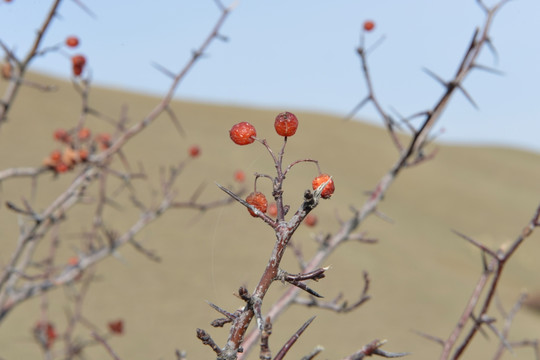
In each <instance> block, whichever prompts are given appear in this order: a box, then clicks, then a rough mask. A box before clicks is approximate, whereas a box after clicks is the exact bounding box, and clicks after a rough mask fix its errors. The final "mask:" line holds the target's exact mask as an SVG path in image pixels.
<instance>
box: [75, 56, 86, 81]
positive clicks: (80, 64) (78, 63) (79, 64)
mask: <svg viewBox="0 0 540 360" xmlns="http://www.w3.org/2000/svg"><path fill="white" fill-rule="evenodd" d="M71 64H72V65H73V74H74V75H75V76H79V75H81V74H82V72H83V69H84V65H86V58H85V57H84V56H83V55H75V56H73V57H72V58H71Z"/></svg>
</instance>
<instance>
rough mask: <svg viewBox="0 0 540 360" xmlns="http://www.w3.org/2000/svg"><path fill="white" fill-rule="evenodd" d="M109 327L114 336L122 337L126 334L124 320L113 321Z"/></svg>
mask: <svg viewBox="0 0 540 360" xmlns="http://www.w3.org/2000/svg"><path fill="white" fill-rule="evenodd" d="M107 325H108V326H109V330H111V332H112V333H113V334H116V335H122V334H123V333H124V321H123V320H116V321H111V322H109V323H108V324H107Z"/></svg>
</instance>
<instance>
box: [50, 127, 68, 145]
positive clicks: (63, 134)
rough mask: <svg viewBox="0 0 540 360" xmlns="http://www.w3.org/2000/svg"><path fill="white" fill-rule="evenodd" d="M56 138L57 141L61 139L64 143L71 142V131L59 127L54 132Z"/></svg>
mask: <svg viewBox="0 0 540 360" xmlns="http://www.w3.org/2000/svg"><path fill="white" fill-rule="evenodd" d="M53 136H54V139H55V140H57V141H60V142H62V143H70V142H71V137H70V136H69V133H68V132H67V131H66V130H64V129H58V130H55V132H54V133H53Z"/></svg>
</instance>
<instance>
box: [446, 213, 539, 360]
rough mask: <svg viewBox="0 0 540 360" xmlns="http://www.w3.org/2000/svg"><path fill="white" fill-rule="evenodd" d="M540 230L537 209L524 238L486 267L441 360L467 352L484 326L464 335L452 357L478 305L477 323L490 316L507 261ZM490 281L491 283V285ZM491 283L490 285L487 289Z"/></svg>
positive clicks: (458, 356) (523, 234) (521, 235)
mask: <svg viewBox="0 0 540 360" xmlns="http://www.w3.org/2000/svg"><path fill="white" fill-rule="evenodd" d="M538 226H540V206H538V208H537V209H536V211H535V213H534V215H533V217H532V219H531V220H530V221H529V223H528V224H527V225H526V226H525V227H524V229H523V230H522V232H521V234H520V235H519V236H518V237H517V238H516V239H515V240H514V241H513V242H512V244H511V245H510V246H509V248H508V249H507V250H505V251H503V250H499V251H498V252H497V257H495V258H492V259H491V261H490V262H489V263H488V264H487V266H486V268H485V269H484V272H483V273H482V275H481V276H480V278H479V279H478V282H477V283H476V286H475V288H474V290H473V293H472V295H471V297H470V299H469V301H468V303H467V305H466V307H465V310H464V311H463V313H462V315H461V317H460V319H459V321H458V323H457V325H456V327H455V328H454V330H453V331H452V333H451V334H450V336H449V337H448V339H447V340H446V341H445V342H444V347H443V351H442V353H441V357H440V359H441V360H443V359H444V360H446V359H450V358H451V359H459V358H460V357H461V355H463V353H464V351H465V349H466V348H467V347H468V346H469V344H470V343H471V341H472V339H473V337H474V336H475V335H476V333H477V332H478V331H479V330H480V328H481V327H480V326H481V325H482V323H474V324H473V325H472V327H471V329H470V330H469V331H468V333H467V334H466V335H465V337H464V338H463V340H462V341H461V344H460V345H459V346H458V347H457V349H456V350H455V352H454V354H452V355H451V352H452V350H453V349H454V347H455V346H456V345H457V341H458V339H460V337H461V335H462V333H463V332H464V331H465V327H466V324H467V322H468V321H469V319H471V318H472V317H473V311H474V309H475V308H476V306H477V305H478V304H480V309H479V311H478V314H477V315H474V318H476V319H483V318H484V317H485V316H487V312H488V310H489V307H490V305H491V303H492V301H493V299H494V297H495V291H496V290H497V287H498V285H499V282H500V279H501V276H502V272H503V270H504V267H505V265H506V263H507V262H508V260H509V259H510V258H511V256H512V255H513V254H514V253H515V252H516V250H517V249H518V248H519V246H520V245H521V244H522V243H523V241H524V240H525V239H526V238H527V237H529V236H530V235H531V234H532V232H533V231H534V229H535V228H536V227H538ZM490 279H491V281H490ZM488 282H489V285H488ZM485 289H487V290H486V291H487V293H486V294H485V297H484V299H483V300H482V293H483V291H484V290H485Z"/></svg>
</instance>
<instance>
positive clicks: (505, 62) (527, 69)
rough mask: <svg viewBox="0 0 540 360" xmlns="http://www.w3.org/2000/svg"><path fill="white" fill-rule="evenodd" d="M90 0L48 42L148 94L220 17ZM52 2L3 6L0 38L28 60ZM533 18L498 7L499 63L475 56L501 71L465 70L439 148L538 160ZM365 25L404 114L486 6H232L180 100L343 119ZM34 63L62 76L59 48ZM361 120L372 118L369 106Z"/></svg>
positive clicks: (525, 0) (172, 4) (205, 11)
mask: <svg viewBox="0 0 540 360" xmlns="http://www.w3.org/2000/svg"><path fill="white" fill-rule="evenodd" d="M485 1H486V2H487V3H488V4H493V3H494V1H491V0H485ZM84 2H85V3H86V4H87V5H88V6H89V7H90V9H91V10H92V11H93V12H94V13H95V14H96V15H97V17H96V18H93V17H90V16H88V15H87V14H86V13H84V12H83V11H81V9H80V8H79V7H78V6H76V5H75V3H74V2H73V1H71V0H64V3H63V4H62V5H61V8H60V17H58V18H57V19H56V20H55V21H54V23H53V25H52V27H51V29H50V31H49V32H48V33H47V36H46V38H45V44H47V45H53V44H56V43H58V42H61V41H63V40H64V39H65V38H66V36H68V35H72V34H75V35H77V36H78V37H80V39H81V46H80V47H79V48H78V49H77V52H80V53H83V54H85V55H86V56H87V58H88V66H89V68H90V69H91V71H92V76H93V79H94V83H95V84H99V85H108V86H114V87H117V88H123V89H129V90H133V91H140V92H146V93H151V94H156V95H160V94H162V93H163V92H164V91H165V89H167V87H168V86H169V79H168V78H167V77H165V76H164V75H163V74H161V73H160V72H158V71H156V70H155V69H154V68H153V67H152V66H151V63H152V62H156V63H159V64H161V65H163V66H165V67H167V68H169V69H171V70H175V71H176V70H180V69H181V68H182V67H183V65H184V64H185V63H186V62H187V60H188V59H189V57H190V56H191V51H192V50H193V49H195V48H196V47H198V46H199V44H200V43H201V41H202V40H203V39H204V38H205V37H206V35H207V34H208V31H209V30H210V28H211V27H212V26H213V24H214V22H215V21H216V19H217V18H218V16H219V11H218V9H217V7H216V6H215V3H214V1H213V0H197V1H185V0H153V1H125V0H124V1H123V0H117V1H110V0H107V1H106V0H93V1H90V0H86V1H84ZM51 3H52V1H45V0H24V1H23V0H13V1H12V2H11V3H10V4H7V3H4V2H3V1H2V2H1V3H0V39H2V41H3V42H4V43H6V44H7V45H8V46H10V47H12V48H14V49H16V52H17V53H18V54H19V55H22V54H23V53H24V52H25V51H26V50H27V49H28V47H29V45H30V41H31V40H32V38H33V36H34V34H35V29H36V28H37V27H38V26H39V25H40V24H41V22H42V21H43V18H44V14H45V13H46V10H47V7H48V6H49V5H50V4H51ZM225 4H230V2H226V3H225ZM539 16H540V1H538V0H514V1H511V2H509V3H508V4H507V5H506V6H505V7H504V8H503V9H502V11H501V12H500V13H499V15H498V16H497V17H496V19H495V24H494V27H493V31H492V39H493V43H494V44H495V46H496V48H497V51H498V54H499V56H498V61H497V62H495V61H494V59H493V56H491V54H490V53H489V52H487V51H486V52H484V54H483V56H482V61H483V63H484V64H485V65H489V66H495V67H497V68H498V69H499V70H501V71H503V72H504V73H505V75H504V76H502V77H501V76H494V75H490V74H487V73H485V72H481V71H478V72H474V73H472V74H471V76H469V78H467V80H466V82H465V85H466V88H467V90H468V91H469V93H470V94H471V95H472V96H473V97H474V99H475V101H476V102H477V104H478V105H479V110H477V109H475V108H473V107H472V106H471V105H470V104H469V103H468V102H467V101H466V100H465V99H464V97H463V96H461V95H460V94H457V96H455V97H454V99H453V100H452V102H451V104H450V107H449V109H448V110H447V111H446V113H445V114H444V116H443V118H442V122H441V123H440V124H439V127H443V128H444V129H445V133H444V134H443V136H442V137H440V140H442V141H446V142H460V143H463V142H465V143H480V144H494V145H508V146H512V147H517V148H523V149H531V150H535V151H537V152H540V141H539V134H540V104H539V103H540V96H539V92H538V87H539V84H540V41H538V36H539V35H540V21H538V17H539ZM366 19H372V20H374V21H375V22H376V28H375V30H374V31H373V32H372V33H371V34H369V37H368V39H367V42H368V43H370V42H375V41H376V40H377V39H379V38H380V37H381V36H384V37H385V40H384V42H383V43H382V44H381V45H380V46H379V47H378V48H377V49H376V51H374V52H373V53H372V54H371V55H370V62H371V68H372V75H373V78H374V82H375V87H376V91H377V93H378V95H379V98H380V101H381V103H382V104H383V105H385V106H387V107H390V106H391V107H393V108H395V109H397V110H398V111H399V112H400V113H401V114H403V115H410V114H413V113H415V112H418V111H422V110H425V109H427V108H429V107H431V106H432V105H433V103H434V102H435V101H436V99H437V98H438V97H439V96H440V94H441V91H442V88H441V87H440V85H439V84H437V83H436V82H435V81H433V80H432V79H431V78H430V77H429V76H427V75H426V74H425V73H424V72H423V71H422V68H423V67H426V68H429V69H430V70H432V71H434V72H436V73H437V74H439V75H440V76H441V77H443V78H445V79H449V78H450V76H451V75H452V74H453V73H454V71H455V69H456V67H457V64H458V62H459V60H460V57H461V56H462V55H463V53H464V51H465V48H466V46H467V44H468V42H469V41H470V39H471V36H472V32H473V30H474V28H475V26H477V25H479V24H481V23H482V21H483V12H482V11H481V10H480V8H479V7H478V6H477V4H476V1H475V0H452V1H438V0H408V1H403V0H343V1H313V0H309V1H308V0H295V1H289V0H272V1H250V0H240V2H239V5H238V6H237V8H236V9H235V10H234V12H233V13H232V14H231V16H230V17H229V19H228V20H227V23H226V24H225V26H224V28H223V31H222V33H223V35H225V36H227V37H228V38H229V41H228V42H218V43H215V44H214V45H213V46H212V47H211V48H210V52H209V54H208V56H207V57H206V58H205V59H203V61H201V62H199V63H198V64H197V65H196V67H195V68H194V69H193V71H192V72H191V73H190V74H189V75H188V77H187V78H186V79H185V81H184V82H183V83H182V85H181V86H180V88H179V90H178V92H177V96H178V97H179V98H184V99H194V100H199V101H209V102H218V103H227V104H235V105H248V106H263V107H272V108H276V109H278V110H280V111H281V110H293V109H301V110H312V111H322V112H326V113H331V114H335V115H338V116H345V114H347V113H348V112H349V111H350V110H351V109H352V108H353V107H354V106H355V105H356V104H357V102H358V101H359V100H360V99H361V98H363V96H365V94H366V92H365V86H364V83H363V78H362V76H361V73H360V67H359V61H358V57H357V55H356V54H355V48H356V47H357V45H358V42H359V34H360V29H361V26H362V23H363V22H364V20H366ZM71 53H72V52H71ZM32 65H33V68H34V69H36V70H40V71H45V72H47V73H51V74H55V75H59V76H62V77H65V78H68V77H69V76H70V65H69V60H68V58H67V57H66V56H65V55H63V54H61V53H53V54H49V55H47V56H45V57H42V58H39V59H36V61H35V62H34V63H33V64H32ZM358 117H362V118H367V119H372V120H375V121H378V120H377V118H376V115H375V113H374V112H373V110H372V109H371V108H370V107H369V106H368V107H367V108H365V109H363V110H362V111H361V112H360V113H359V114H358Z"/></svg>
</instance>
